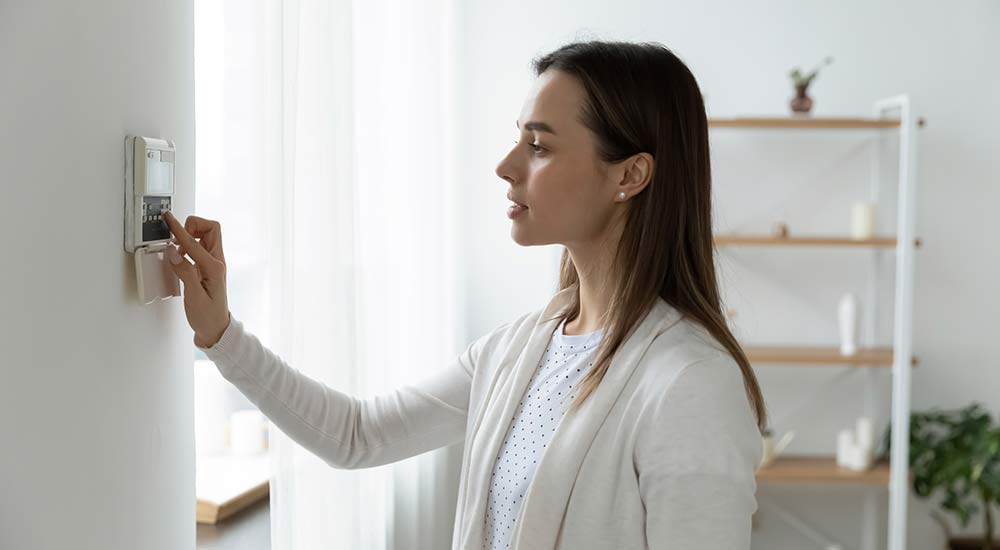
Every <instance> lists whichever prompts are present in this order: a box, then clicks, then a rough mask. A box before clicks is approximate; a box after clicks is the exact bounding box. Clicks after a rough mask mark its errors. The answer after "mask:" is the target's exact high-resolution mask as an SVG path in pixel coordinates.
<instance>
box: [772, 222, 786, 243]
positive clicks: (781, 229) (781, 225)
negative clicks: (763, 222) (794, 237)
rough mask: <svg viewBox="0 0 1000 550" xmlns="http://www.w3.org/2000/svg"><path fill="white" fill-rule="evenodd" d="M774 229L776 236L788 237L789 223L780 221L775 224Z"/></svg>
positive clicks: (780, 237)
mask: <svg viewBox="0 0 1000 550" xmlns="http://www.w3.org/2000/svg"><path fill="white" fill-rule="evenodd" d="M772 231H773V233H774V236H775V237H778V238H779V239H786V238H788V224H786V223H785V222H778V223H776V224H774V227H773V228H772Z"/></svg>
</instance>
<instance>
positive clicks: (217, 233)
mask: <svg viewBox="0 0 1000 550" xmlns="http://www.w3.org/2000/svg"><path fill="white" fill-rule="evenodd" d="M184 230H185V231H187V232H188V234H190V235H191V236H192V237H194V238H196V239H201V240H200V241H199V242H201V244H202V246H204V247H205V250H208V253H209V254H211V255H212V256H215V258H216V259H219V260H222V261H223V262H225V261H226V258H225V255H224V254H223V253H222V227H221V226H220V225H219V222H217V221H215V220H208V219H205V218H201V217H198V216H188V217H187V220H185V221H184Z"/></svg>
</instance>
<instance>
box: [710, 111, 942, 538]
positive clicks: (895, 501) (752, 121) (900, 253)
mask: <svg viewBox="0 0 1000 550" xmlns="http://www.w3.org/2000/svg"><path fill="white" fill-rule="evenodd" d="M892 113H895V117H890V116H889V115H890V114H892ZM923 125H924V120H923V119H915V118H914V116H913V114H912V109H911V106H910V100H909V97H908V96H907V95H897V96H893V97H888V98H884V99H881V100H879V101H877V102H875V104H874V106H873V110H872V117H871V118H830V117H826V118H814V117H739V118H710V119H709V128H710V129H733V130H739V129H776V130H793V131H794V130H796V129H823V130H830V131H836V130H838V129H866V130H872V131H877V132H887V131H891V132H895V133H897V134H898V138H899V157H898V159H896V161H897V162H898V180H897V182H896V184H897V197H896V232H895V235H881V236H876V237H873V238H870V239H864V240H855V239H852V238H850V237H849V236H842V235H828V236H789V235H787V234H785V235H783V236H782V235H726V234H723V235H716V237H715V243H716V245H717V246H718V247H719V248H720V251H721V250H723V249H725V248H726V247H731V246H779V247H789V246H793V247H794V246H798V247H860V248H867V249H870V250H869V252H870V253H871V255H870V256H869V258H870V263H869V265H868V283H867V289H866V298H867V300H866V301H865V303H867V304H873V307H872V308H871V315H872V317H873V319H872V322H870V323H868V324H867V330H866V334H865V335H864V336H863V337H862V344H863V345H862V346H861V347H862V349H861V350H859V352H858V353H857V354H856V355H854V356H851V357H844V356H841V355H840V352H839V348H837V347H831V346H784V345H768V346H761V345H746V346H744V349H745V351H746V352H747V356H748V359H749V360H750V362H751V363H752V364H754V365H763V364H770V365H795V366H809V368H823V367H824V366H839V367H848V371H850V370H854V369H853V368H851V367H872V368H865V369H864V370H865V371H867V372H866V376H868V377H869V378H868V382H869V383H868V384H867V388H868V393H869V394H868V395H866V396H865V397H866V401H865V403H866V409H868V408H871V407H872V405H871V404H872V403H874V402H875V401H876V398H877V396H875V395H873V394H874V392H875V382H877V380H878V379H877V378H875V377H876V376H879V373H878V371H883V369H884V368H890V369H891V376H892V390H891V391H892V396H891V398H892V404H891V423H892V426H893V430H892V448H891V453H890V457H889V460H888V461H884V460H883V461H880V462H877V463H876V464H874V465H873V466H872V468H871V469H869V470H867V471H864V472H857V471H852V470H849V469H844V468H840V467H838V466H837V465H836V461H835V457H833V456H784V455H783V456H781V457H779V458H777V459H776V460H775V461H774V462H772V463H771V464H770V465H768V466H766V467H764V468H760V469H759V470H758V472H757V479H758V481H759V482H760V483H809V484H813V483H821V484H829V483H836V484H857V485H862V486H874V487H886V488H887V489H888V491H889V519H888V529H887V533H885V535H884V536H885V537H886V538H885V540H886V544H887V548H888V549H889V550H904V549H905V548H906V514H907V512H906V504H907V496H908V494H909V487H910V481H911V476H910V473H909V463H908V455H909V417H910V372H911V369H912V368H914V367H915V366H916V365H917V359H916V358H915V357H914V356H913V354H912V341H911V334H912V310H913V256H914V251H915V249H916V248H918V247H919V246H920V244H921V243H920V240H919V239H916V238H915V237H914V234H913V232H914V193H915V187H916V171H915V167H916V154H917V149H916V145H917V143H916V141H917V140H916V137H917V136H916V129H917V128H918V127H922V126H923ZM878 157H879V155H875V156H874V158H875V160H874V161H873V164H872V167H871V173H870V177H869V197H868V200H870V201H871V202H874V203H876V204H878V198H879V189H880V184H881V182H880V181H879V180H880V179H881V178H880V163H881V162H882V160H881V159H879V158H878ZM890 250H891V251H893V252H894V253H895V259H896V262H895V277H894V280H895V285H894V286H895V289H894V290H895V300H894V305H893V307H894V311H893V338H892V340H893V342H892V346H891V347H877V346H874V345H873V342H874V340H875V327H876V326H877V323H875V322H874V319H875V318H876V317H877V315H878V310H877V308H876V307H874V304H877V301H876V298H877V296H878V294H877V293H878V288H877V286H878V285H877V277H878V275H879V269H880V267H881V261H880V259H881V256H882V254H884V253H885V252H887V251H890ZM883 372H884V371H883ZM841 378H842V377H841ZM838 379H839V378H838ZM836 380H837V379H835V380H834V381H836ZM808 404H809V403H808V401H806V403H805V405H808ZM832 439H833V437H832V434H831V440H832ZM767 504H768V507H769V508H772V509H773V510H774V511H775V513H776V514H777V515H778V516H779V517H781V518H782V519H783V520H784V521H785V522H786V523H787V524H789V525H790V526H792V527H793V528H795V529H796V530H797V531H799V532H800V533H802V534H803V535H805V536H806V537H808V538H809V539H811V540H813V541H814V542H816V543H817V545H818V547H820V548H825V549H834V548H837V549H843V548H846V547H845V546H844V545H843V544H841V543H839V542H837V541H835V540H833V539H832V538H831V537H829V536H826V535H824V534H823V533H821V532H820V531H819V530H818V529H816V528H814V527H813V526H810V525H809V524H808V523H807V522H805V521H804V520H803V519H802V518H800V517H798V516H797V515H796V514H795V513H794V512H792V511H790V510H787V509H784V508H783V507H781V506H780V505H778V504H777V503H773V502H770V501H768V503H767ZM878 506H879V504H878V495H877V494H875V493H873V492H871V491H868V492H866V494H865V501H864V506H863V522H864V525H863V526H862V530H861V539H862V548H863V550H875V548H878V547H879V546H878V542H877V541H878V538H879V534H878V533H877V529H876V527H877V526H876V523H875V522H876V514H877V511H878Z"/></svg>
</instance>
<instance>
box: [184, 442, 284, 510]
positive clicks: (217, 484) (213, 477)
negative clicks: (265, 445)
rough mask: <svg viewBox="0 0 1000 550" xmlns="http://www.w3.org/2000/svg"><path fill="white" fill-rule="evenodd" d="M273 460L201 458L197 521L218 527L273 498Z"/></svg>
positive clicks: (197, 476) (198, 463)
mask: <svg viewBox="0 0 1000 550" xmlns="http://www.w3.org/2000/svg"><path fill="white" fill-rule="evenodd" d="M270 491H271V485H270V458H269V456H268V454H267V453H260V454H257V455H248V456H238V455H215V456H198V457H197V460H196V463H195V495H196V498H197V500H196V505H195V520H196V521H197V522H198V523H217V522H220V521H222V520H224V519H226V518H228V517H229V516H231V515H233V514H235V513H237V512H239V511H240V510H243V509H244V508H246V507H248V506H250V505H252V504H254V503H256V502H257V501H259V500H261V499H262V498H267V496H268V495H269V494H270Z"/></svg>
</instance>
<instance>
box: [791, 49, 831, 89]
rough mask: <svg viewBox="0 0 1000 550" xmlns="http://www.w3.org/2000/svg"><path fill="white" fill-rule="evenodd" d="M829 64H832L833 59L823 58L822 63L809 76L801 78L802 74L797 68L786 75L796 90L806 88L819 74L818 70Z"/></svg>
mask: <svg viewBox="0 0 1000 550" xmlns="http://www.w3.org/2000/svg"><path fill="white" fill-rule="evenodd" d="M830 63H833V58H832V57H825V58H823V62H822V63H820V65H819V66H818V67H816V68H815V69H813V70H812V71H810V72H809V74H807V75H805V76H803V75H802V73H801V72H800V71H799V68H798V67H795V68H794V69H792V71H791V72H790V73H788V76H790V77H792V84H793V85H794V86H795V87H796V88H803V89H804V88H808V87H809V83H810V82H812V81H813V79H814V78H816V75H817V74H819V70H820V69H821V68H822V67H823V66H825V65H829V64H830Z"/></svg>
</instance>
